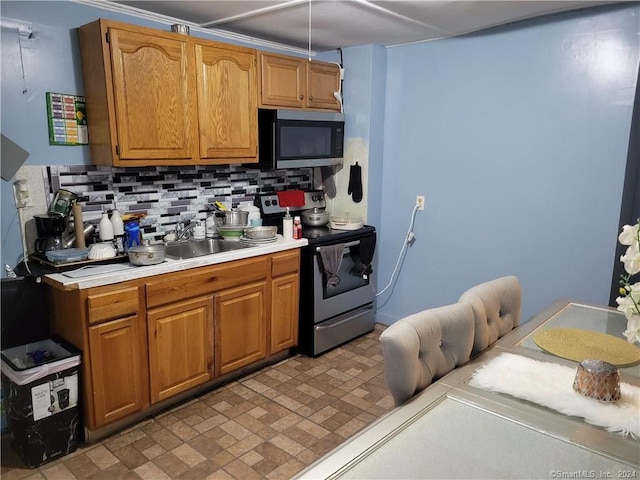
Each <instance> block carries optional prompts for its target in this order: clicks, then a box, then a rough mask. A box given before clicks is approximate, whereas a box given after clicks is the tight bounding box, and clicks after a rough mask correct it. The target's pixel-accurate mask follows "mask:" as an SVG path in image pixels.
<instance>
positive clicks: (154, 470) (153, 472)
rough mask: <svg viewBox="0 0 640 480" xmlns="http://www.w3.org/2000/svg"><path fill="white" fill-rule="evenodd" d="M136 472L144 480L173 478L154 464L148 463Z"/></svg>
mask: <svg viewBox="0 0 640 480" xmlns="http://www.w3.org/2000/svg"><path fill="white" fill-rule="evenodd" d="M134 471H135V472H136V473H137V474H138V476H139V477H140V478H142V479H143V480H171V477H169V476H168V475H167V474H166V473H165V472H164V471H162V469H161V468H160V467H158V466H157V465H155V464H154V463H153V462H147V463H145V464H144V465H140V466H139V467H138V468H136V469H135V470H134Z"/></svg>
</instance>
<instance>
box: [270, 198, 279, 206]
mask: <svg viewBox="0 0 640 480" xmlns="http://www.w3.org/2000/svg"><path fill="white" fill-rule="evenodd" d="M271 203H272V204H273V206H274V207H277V206H278V200H276V199H275V198H274V199H273V200H272V201H271Z"/></svg>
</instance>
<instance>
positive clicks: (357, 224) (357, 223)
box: [330, 217, 364, 230]
mask: <svg viewBox="0 0 640 480" xmlns="http://www.w3.org/2000/svg"><path fill="white" fill-rule="evenodd" d="M363 226H364V221H362V218H360V217H355V218H350V217H331V220H330V227H331V228H332V229H333V230H358V229H360V228H362V227H363Z"/></svg>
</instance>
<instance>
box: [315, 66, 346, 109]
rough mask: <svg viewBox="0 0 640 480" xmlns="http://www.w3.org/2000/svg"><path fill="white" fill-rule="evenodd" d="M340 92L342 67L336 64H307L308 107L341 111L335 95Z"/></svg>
mask: <svg viewBox="0 0 640 480" xmlns="http://www.w3.org/2000/svg"><path fill="white" fill-rule="evenodd" d="M339 91H340V67H338V65H336V64H334V63H322V62H313V61H311V62H307V97H308V98H307V106H308V107H309V108H322V109H329V110H338V111H340V103H339V102H338V100H336V97H335V96H334V95H333V94H334V92H339Z"/></svg>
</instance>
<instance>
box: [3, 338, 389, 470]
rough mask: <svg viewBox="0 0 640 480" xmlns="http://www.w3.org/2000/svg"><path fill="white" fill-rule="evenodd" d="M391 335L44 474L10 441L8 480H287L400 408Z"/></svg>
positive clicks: (172, 416) (130, 432) (193, 408)
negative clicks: (386, 371) (391, 378)
mask: <svg viewBox="0 0 640 480" xmlns="http://www.w3.org/2000/svg"><path fill="white" fill-rule="evenodd" d="M383 330H384V326H382V325H377V326H376V329H375V330H374V331H373V332H371V333H369V334H367V335H365V336H362V337H360V338H358V339H356V340H354V341H352V342H350V343H349V344H347V345H345V346H342V347H339V348H337V349H334V350H332V351H331V352H328V353H326V354H324V355H322V356H320V357H318V358H309V357H305V356H294V357H291V358H288V359H286V360H284V361H282V362H280V363H278V364H277V365H273V366H271V367H266V368H264V369H262V370H260V371H258V372H255V373H253V374H251V375H249V376H247V377H244V378H242V379H239V380H238V381H235V382H232V383H230V384H228V385H225V386H223V387H220V388H218V389H216V390H213V391H211V392H209V393H206V394H204V395H202V396H201V397H198V398H196V399H193V400H191V401H188V402H186V403H184V404H181V405H179V406H176V407H174V408H172V409H170V410H167V411H164V412H162V413H160V414H158V415H156V416H154V417H152V418H149V419H147V420H144V421H141V422H140V423H138V424H135V425H133V426H132V427H129V428H127V429H126V430H124V431H122V432H119V433H116V434H113V435H111V436H109V437H107V438H105V439H103V440H102V441H100V442H97V443H93V444H90V445H82V446H81V447H80V448H78V450H77V451H75V452H73V453H72V454H70V455H67V456H65V457H62V458H60V459H58V460H55V461H53V462H50V463H48V464H45V465H43V466H41V467H40V468H37V469H29V468H26V467H25V466H24V463H23V462H22V461H21V460H20V458H19V457H17V455H16V454H15V453H14V452H13V450H12V449H11V447H10V446H9V438H8V437H9V436H8V435H3V436H2V451H1V453H2V459H1V463H2V469H1V477H2V479H3V480H14V479H29V480H36V479H49V480H58V479H60V480H73V479H105V480H111V479H116V478H122V479H150V480H162V479H188V480H197V479H232V478H236V479H247V480H248V479H261V478H266V479H288V478H291V477H292V476H294V475H296V474H297V473H299V472H300V471H302V470H303V469H304V468H305V467H306V466H307V465H310V464H311V463H313V462H314V461H315V460H317V459H318V458H320V457H321V456H322V455H324V454H325V453H327V452H328V451H330V450H331V449H333V448H334V447H336V446H337V445H339V444H340V443H342V442H344V441H345V439H347V438H349V437H350V436H352V435H353V434H355V433H356V432H358V431H359V430H361V429H362V428H364V427H365V426H367V425H369V424H370V423H372V422H373V421H374V420H375V419H377V418H378V417H380V416H382V415H383V414H384V413H386V412H387V411H389V410H391V409H392V408H393V400H392V398H391V395H390V394H389V393H388V391H387V389H386V388H385V386H384V379H383V368H384V367H383V359H382V350H381V348H380V344H379V342H378V337H379V336H380V333H381V332H382V331H383Z"/></svg>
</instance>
